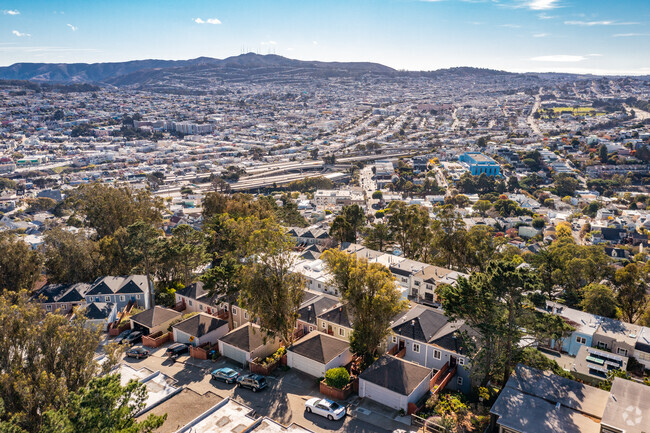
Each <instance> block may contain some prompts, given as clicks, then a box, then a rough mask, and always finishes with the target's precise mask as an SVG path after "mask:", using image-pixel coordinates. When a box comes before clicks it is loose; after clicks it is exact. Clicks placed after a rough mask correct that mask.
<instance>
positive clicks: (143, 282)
mask: <svg viewBox="0 0 650 433" xmlns="http://www.w3.org/2000/svg"><path fill="white" fill-rule="evenodd" d="M146 292H147V277H146V276H144V275H130V276H126V277H111V276H108V277H101V278H98V279H97V280H95V282H94V283H93V284H92V287H91V288H90V290H89V291H88V292H87V293H86V295H113V294H116V293H146Z"/></svg>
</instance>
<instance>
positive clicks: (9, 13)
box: [2, 9, 20, 15]
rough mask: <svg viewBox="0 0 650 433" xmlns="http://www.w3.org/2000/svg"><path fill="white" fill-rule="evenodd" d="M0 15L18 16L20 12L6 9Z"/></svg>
mask: <svg viewBox="0 0 650 433" xmlns="http://www.w3.org/2000/svg"><path fill="white" fill-rule="evenodd" d="M2 13H3V14H5V15H20V11H17V10H16V9H6V10H4V11H2Z"/></svg>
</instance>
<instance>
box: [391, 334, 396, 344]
mask: <svg viewBox="0 0 650 433" xmlns="http://www.w3.org/2000/svg"><path fill="white" fill-rule="evenodd" d="M390 341H392V342H393V343H397V337H396V336H394V335H393V336H392V337H391V338H390Z"/></svg>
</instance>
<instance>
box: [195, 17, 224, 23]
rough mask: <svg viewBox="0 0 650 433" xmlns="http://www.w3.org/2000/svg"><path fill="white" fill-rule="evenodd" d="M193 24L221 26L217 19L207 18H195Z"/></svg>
mask: <svg viewBox="0 0 650 433" xmlns="http://www.w3.org/2000/svg"><path fill="white" fill-rule="evenodd" d="M194 22H195V23H197V24H221V21H219V20H218V19H217V18H207V19H205V20H203V19H201V18H195V19H194Z"/></svg>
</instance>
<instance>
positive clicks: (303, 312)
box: [296, 292, 339, 335]
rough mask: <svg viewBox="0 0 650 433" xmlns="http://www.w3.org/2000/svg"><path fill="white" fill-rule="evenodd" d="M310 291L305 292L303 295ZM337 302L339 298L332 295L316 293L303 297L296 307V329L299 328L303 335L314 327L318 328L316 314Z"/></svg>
mask: <svg viewBox="0 0 650 433" xmlns="http://www.w3.org/2000/svg"><path fill="white" fill-rule="evenodd" d="M309 293H311V292H305V295H306V296H307V294H309ZM338 303H339V300H338V299H337V298H336V297H334V296H329V295H325V294H322V295H318V296H315V297H310V298H309V299H304V298H303V303H302V305H301V306H300V309H298V319H297V320H296V329H297V330H301V331H302V333H303V335H307V334H309V333H310V332H312V331H313V330H315V329H318V316H319V315H320V314H322V313H324V312H326V311H328V310H330V309H331V308H333V307H334V306H335V305H337V304H338Z"/></svg>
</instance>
